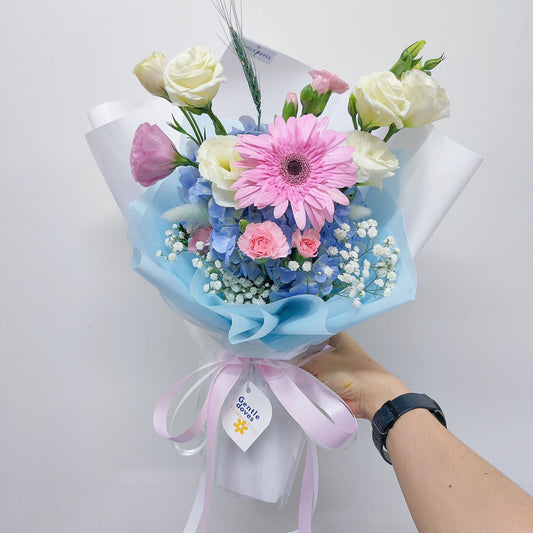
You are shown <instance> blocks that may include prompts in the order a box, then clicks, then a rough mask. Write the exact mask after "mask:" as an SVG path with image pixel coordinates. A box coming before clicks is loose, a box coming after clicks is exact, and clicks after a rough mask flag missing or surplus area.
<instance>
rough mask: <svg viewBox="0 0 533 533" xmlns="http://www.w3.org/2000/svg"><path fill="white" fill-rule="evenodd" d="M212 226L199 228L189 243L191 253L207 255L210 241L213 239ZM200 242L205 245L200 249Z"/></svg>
mask: <svg viewBox="0 0 533 533" xmlns="http://www.w3.org/2000/svg"><path fill="white" fill-rule="evenodd" d="M212 229H213V228H212V227H211V226H205V227H204V228H198V229H197V230H196V231H195V232H194V233H193V234H192V237H191V240H190V241H189V246H188V248H187V249H188V250H189V252H200V254H201V255H205V254H206V253H207V251H208V250H209V239H210V238H211V230H212ZM199 242H201V243H203V244H201V245H200V247H198V246H196V245H197V244H198V243H199Z"/></svg>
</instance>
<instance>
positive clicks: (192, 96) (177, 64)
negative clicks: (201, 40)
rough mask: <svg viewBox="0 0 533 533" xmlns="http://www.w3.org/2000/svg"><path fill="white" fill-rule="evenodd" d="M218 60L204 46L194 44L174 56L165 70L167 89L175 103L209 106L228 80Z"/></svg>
mask: <svg viewBox="0 0 533 533" xmlns="http://www.w3.org/2000/svg"><path fill="white" fill-rule="evenodd" d="M223 71H224V69H223V68H222V65H221V64H220V63H219V61H218V59H217V58H216V57H215V56H213V55H212V54H211V52H210V51H209V50H208V49H207V48H204V47H202V46H193V47H192V48H188V49H187V50H185V51H184V52H182V53H181V54H179V55H177V56H176V57H175V58H174V59H171V60H170V61H169V62H168V64H167V66H166V68H165V72H164V75H163V76H164V81H165V89H166V91H167V93H168V96H169V98H170V100H171V101H172V103H174V104H176V105H179V106H188V107H206V106H207V105H208V104H209V103H210V102H211V100H213V98H214V97H215V96H216V94H217V92H218V89H219V87H220V84H221V83H222V82H223V81H226V78H224V77H223V76H222V72H223Z"/></svg>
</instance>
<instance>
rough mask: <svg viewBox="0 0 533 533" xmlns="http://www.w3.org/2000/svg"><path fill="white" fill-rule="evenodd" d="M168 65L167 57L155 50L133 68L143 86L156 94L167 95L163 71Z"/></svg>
mask: <svg viewBox="0 0 533 533" xmlns="http://www.w3.org/2000/svg"><path fill="white" fill-rule="evenodd" d="M166 66H167V59H166V57H165V56H164V55H163V54H160V53H159V52H154V53H153V54H152V55H151V56H150V57H147V58H146V59H143V60H142V61H141V62H140V63H139V64H138V65H136V66H135V68H134V69H133V73H134V74H135V75H136V76H137V78H139V81H140V82H141V83H142V85H143V87H144V88H145V89H146V90H147V91H148V92H149V93H151V94H153V95H154V96H162V97H166V96H167V92H166V91H165V83H164V81H163V72H164V71H165V67H166Z"/></svg>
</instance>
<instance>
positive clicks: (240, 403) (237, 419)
mask: <svg viewBox="0 0 533 533" xmlns="http://www.w3.org/2000/svg"><path fill="white" fill-rule="evenodd" d="M221 420H222V427H223V428H224V431H225V432H226V433H227V434H228V436H229V437H230V438H231V439H232V440H233V441H234V442H235V444H237V446H239V448H240V449H241V450H242V451H243V452H245V451H246V450H247V449H248V448H249V447H250V446H251V445H252V444H253V443H254V442H255V441H256V440H257V439H258V438H259V436H260V435H261V433H263V431H264V430H265V429H266V428H267V427H268V425H269V424H270V421H271V420H272V405H271V404H270V401H269V399H268V398H267V397H266V396H265V394H263V393H262V392H261V391H260V390H259V389H258V388H257V387H256V386H255V385H254V384H253V383H252V382H247V383H245V384H243V386H242V387H241V388H239V389H238V390H237V391H236V392H235V393H234V395H233V396H232V397H230V401H229V402H228V403H227V404H226V405H225V406H224V408H223V409H222V413H221Z"/></svg>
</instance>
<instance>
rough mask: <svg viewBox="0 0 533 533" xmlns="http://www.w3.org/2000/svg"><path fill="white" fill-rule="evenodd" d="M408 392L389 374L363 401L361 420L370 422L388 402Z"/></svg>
mask: <svg viewBox="0 0 533 533" xmlns="http://www.w3.org/2000/svg"><path fill="white" fill-rule="evenodd" d="M408 392H410V390H409V389H408V387H407V386H406V385H404V383H402V382H401V381H400V380H399V379H398V378H396V377H395V376H393V375H392V374H390V375H389V376H387V379H383V380H381V382H380V383H379V384H378V386H377V387H374V388H373V390H372V393H371V394H369V395H368V396H367V398H366V401H363V402H362V403H363V409H362V411H363V418H365V419H366V420H370V421H372V419H373V418H374V415H375V414H376V412H377V411H378V410H379V409H381V407H382V406H383V405H384V404H385V403H386V402H388V401H389V400H393V399H394V398H397V397H398V396H401V395H402V394H406V393H408Z"/></svg>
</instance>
